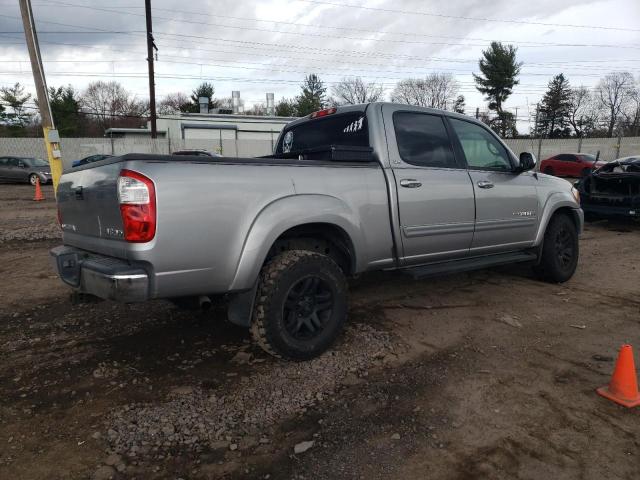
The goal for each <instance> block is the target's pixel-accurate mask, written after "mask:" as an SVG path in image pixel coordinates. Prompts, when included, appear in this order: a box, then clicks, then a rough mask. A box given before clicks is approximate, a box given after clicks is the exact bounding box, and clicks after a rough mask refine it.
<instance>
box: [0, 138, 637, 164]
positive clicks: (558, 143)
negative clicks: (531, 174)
mask: <svg viewBox="0 0 640 480" xmlns="http://www.w3.org/2000/svg"><path fill="white" fill-rule="evenodd" d="M274 141H275V140H246V139H238V140H224V139H222V140H200V139H186V140H184V139H172V138H158V139H155V140H152V139H150V138H63V139H62V156H63V159H64V167H65V168H68V167H70V166H71V163H72V162H73V161H75V160H78V159H80V158H84V157H87V156H89V155H95V154H98V153H103V154H110V155H124V154H126V153H155V154H169V153H171V152H175V151H177V150H185V149H202V150H208V151H213V152H218V153H221V154H222V155H225V156H229V157H257V156H261V155H269V154H271V153H272V151H273V146H274ZM505 142H506V143H507V145H508V146H509V147H510V148H511V150H513V152H514V153H516V154H519V153H520V152H524V151H528V152H532V153H534V154H535V155H536V156H537V157H538V159H539V160H542V159H543V158H547V157H550V156H552V155H556V154H558V153H575V152H581V153H590V154H593V155H596V154H597V153H598V152H600V159H602V160H605V161H608V160H614V159H616V158H620V157H625V156H629V155H640V137H626V138H585V139H580V138H568V139H529V138H522V139H506V140H505ZM5 155H11V156H24V157H40V158H46V151H45V148H44V142H43V140H42V139H41V138H0V156H5Z"/></svg>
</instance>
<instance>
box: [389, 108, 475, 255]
mask: <svg viewBox="0 0 640 480" xmlns="http://www.w3.org/2000/svg"><path fill="white" fill-rule="evenodd" d="M383 118H384V123H385V130H386V134H387V141H388V148H389V157H390V161H391V167H392V169H393V175H394V179H395V186H396V191H397V199H398V210H399V218H400V230H401V239H402V247H403V255H402V263H403V264H404V265H415V264H420V263H428V262H431V261H438V260H446V259H451V258H460V257H464V256H466V255H467V254H468V252H469V248H470V246H471V241H472V238H473V227H474V213H475V212H474V198H473V187H472V185H471V181H470V179H469V175H468V173H467V171H466V169H465V168H464V165H463V164H461V163H459V161H458V160H457V159H456V156H455V154H454V150H453V147H452V144H451V139H450V136H449V132H448V130H447V126H446V123H445V121H444V119H443V117H442V116H441V115H438V114H436V113H433V114H431V113H425V112H424V111H420V110H412V109H411V107H407V106H403V105H385V106H384V107H383Z"/></svg>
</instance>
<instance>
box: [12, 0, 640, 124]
mask: <svg viewBox="0 0 640 480" xmlns="http://www.w3.org/2000/svg"><path fill="white" fill-rule="evenodd" d="M141 3H142V2H136V3H135V4H133V2H125V1H124V0H119V1H116V2H109V3H105V2H98V1H96V0H91V1H83V2H81V1H80V0H52V1H48V2H46V3H45V2H42V3H37V2H36V4H35V5H34V14H35V17H36V23H37V28H38V31H39V32H40V34H39V38H40V42H41V48H42V52H43V58H44V60H45V69H46V72H47V75H48V79H49V80H48V82H49V84H51V85H60V84H66V83H71V84H73V85H75V86H78V87H80V88H81V87H83V86H85V85H86V84H87V83H89V82H90V81H92V80H96V79H98V78H104V79H107V80H109V79H117V80H119V81H121V82H122V83H123V84H124V85H125V86H126V87H127V88H128V89H129V90H130V91H133V92H135V93H136V94H137V95H139V96H144V95H146V92H147V80H146V78H145V72H146V62H145V58H146V45H145V34H144V30H145V19H144V9H143V8H141ZM329 3H343V4H344V3H345V2H338V1H337V0H334V1H333V2H331V1H330V2H329ZM348 3H351V4H353V5H364V6H367V7H372V8H379V9H387V10H396V11H380V10H368V9H359V8H348V7H345V6H334V5H327V4H321V3H313V2H304V1H286V0H270V1H258V0H254V1H249V0H245V1H237V0H222V1H213V0H209V1H199V2H184V1H182V2H178V1H176V0H154V2H153V8H154V10H153V16H154V36H155V39H156V43H157V45H158V48H159V52H158V59H159V61H158V62H157V66H156V71H157V74H158V76H157V79H156V83H157V92H158V94H159V96H162V95H164V94H167V93H169V92H172V91H185V92H190V91H191V90H192V89H193V88H194V87H195V86H196V85H197V84H198V83H199V82H200V81H201V80H212V81H213V82H214V84H215V86H216V93H217V95H220V96H229V95H230V94H231V90H240V91H241V92H242V97H243V98H244V99H245V101H246V102H247V104H251V103H253V101H261V100H263V99H264V93H265V92H267V91H269V92H275V94H276V98H280V97H282V96H292V95H295V94H296V93H297V91H298V84H299V82H300V81H301V80H302V78H303V77H304V75H305V74H306V73H311V72H316V73H318V74H319V75H320V77H321V78H322V79H323V80H325V81H326V82H327V83H328V84H331V83H332V82H336V81H339V80H340V78H341V77H343V76H353V75H360V76H362V77H364V78H365V79H366V80H369V81H377V82H379V83H383V84H384V85H385V87H387V89H391V87H392V86H393V84H394V83H395V82H396V81H397V80H398V79H400V78H404V77H415V76H421V75H424V74H426V73H429V72H431V71H449V72H451V73H453V74H455V76H456V78H457V79H458V81H459V82H460V84H461V86H462V87H461V88H462V93H463V94H465V96H467V105H468V108H469V109H470V110H471V109H475V107H476V106H479V107H483V100H482V98H481V96H480V95H479V94H478V93H477V92H476V91H475V89H474V87H473V82H472V77H471V73H472V72H473V71H476V70H477V63H476V62H477V59H478V58H479V56H480V54H481V51H482V49H483V48H486V45H487V44H488V43H489V42H490V41H491V40H504V41H510V42H515V43H516V44H517V45H518V46H519V51H518V56H519V58H520V60H522V61H523V62H524V63H525V68H524V69H523V75H522V78H521V85H520V86H519V87H518V88H517V89H516V92H515V93H514V95H513V96H512V98H511V99H509V101H508V103H507V106H510V105H512V106H514V107H515V106H518V107H519V108H520V109H521V110H520V112H523V111H525V109H526V103H527V100H528V102H529V103H535V102H536V101H537V99H538V98H539V97H540V95H541V93H542V92H543V90H544V88H545V84H546V82H547V81H548V80H549V78H550V77H551V76H552V75H553V74H555V73H558V72H559V71H565V73H566V74H567V76H568V77H569V79H570V80H571V81H572V82H574V83H583V84H585V85H595V83H596V82H597V79H598V75H599V74H600V73H602V74H604V73H606V70H613V69H619V68H626V69H629V68H630V67H633V66H636V68H637V65H638V64H637V63H633V62H627V61H626V60H630V59H634V58H637V57H638V52H637V49H632V48H627V49H622V48H621V49H613V48H605V47H577V46H573V47H572V46H559V45H558V44H596V43H597V44H622V45H638V44H640V34H639V33H638V32H627V31H615V30H611V31H609V30H598V31H597V32H594V30H593V29H578V28H568V27H562V26H549V25H536V24H521V23H509V22H496V21H490V20H491V19H502V20H509V19H516V20H524V21H529V22H539V23H554V24H580V23H585V24H593V25H599V24H600V23H601V20H600V19H602V18H606V19H607V23H608V24H609V25H615V26H619V27H623V28H631V29H633V28H637V25H636V22H634V21H633V20H634V15H630V14H629V12H633V11H634V10H637V9H638V7H637V5H635V2H634V0H619V1H608V2H605V3H603V2H594V1H591V2H585V1H583V0H553V1H552V0H542V1H537V2H513V1H511V0H509V1H507V0H497V1H494V2H491V3H490V4H487V2H484V1H480V0H463V1H456V2H447V3H442V2H437V3H433V4H429V5H425V3H426V2H423V1H417V0H416V1H405V2H402V4H401V5H400V3H399V2H393V1H390V0H377V1H369V2H367V3H366V4H365V3H364V2H362V1H361V0H349V1H348ZM397 10H403V11H408V12H425V13H432V14H436V15H443V16H430V15H419V14H415V13H401V12H397ZM19 16H20V14H19V10H18V8H17V5H15V4H13V3H12V4H7V6H6V7H5V6H4V4H3V9H2V16H0V31H7V32H12V31H13V32H15V31H20V30H21V23H20V20H19ZM450 17H468V18H469V17H475V18H476V19H475V20H469V19H464V18H450ZM635 18H637V15H636V16H635ZM478 19H485V20H478ZM64 32H74V33H64ZM78 32H88V33H78ZM596 33H597V34H596ZM0 37H1V39H0V60H1V61H2V63H0V65H2V75H0V84H7V83H13V82H15V81H21V82H23V83H27V84H29V83H31V82H32V81H31V77H30V72H29V64H28V57H27V55H26V50H25V48H24V45H23V44H22V43H21V42H23V36H22V35H21V34H20V33H18V34H5V35H0ZM533 42H546V43H553V44H555V45H541V44H540V43H533ZM639 48H640V47H639ZM6 60H20V61H21V62H22V63H8V62H6ZM593 60H598V62H599V63H587V62H593ZM623 60H625V61H623ZM21 71H22V72H26V73H19V72H21Z"/></svg>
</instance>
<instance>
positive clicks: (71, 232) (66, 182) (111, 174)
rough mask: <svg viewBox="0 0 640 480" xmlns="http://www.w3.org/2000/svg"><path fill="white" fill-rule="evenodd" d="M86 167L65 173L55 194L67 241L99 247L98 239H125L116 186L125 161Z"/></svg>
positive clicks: (94, 247)
mask: <svg viewBox="0 0 640 480" xmlns="http://www.w3.org/2000/svg"><path fill="white" fill-rule="evenodd" d="M100 163H102V162H100ZM87 167H89V168H82V169H78V170H71V171H68V172H66V173H64V174H63V175H62V177H61V178H60V184H59V185H58V192H57V195H56V197H57V201H58V208H59V211H60V223H61V227H62V230H63V232H64V237H65V243H66V244H70V245H75V246H77V247H80V248H86V249H88V250H93V251H96V245H100V244H101V243H102V242H99V241H98V242H96V240H98V239H105V240H113V241H116V242H118V241H122V242H124V240H123V226H122V216H121V214H120V204H119V201H118V188H117V183H118V176H119V174H120V170H121V169H122V167H123V164H122V163H121V162H119V161H116V162H114V161H113V160H111V161H110V162H109V163H106V164H95V165H91V166H87ZM118 243H120V242H118ZM105 246H106V245H105ZM112 247H113V245H112ZM98 250H100V249H98ZM107 250H111V251H112V248H108V249H107Z"/></svg>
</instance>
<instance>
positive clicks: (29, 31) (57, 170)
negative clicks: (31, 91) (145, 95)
mask: <svg viewBox="0 0 640 480" xmlns="http://www.w3.org/2000/svg"><path fill="white" fill-rule="evenodd" d="M20 14H21V16H22V24H23V26H24V35H25V38H26V40H27V49H28V50H29V59H30V60H31V70H32V72H33V82H34V83H35V85H36V94H37V97H38V108H39V110H40V118H41V119H42V130H43V132H44V143H45V146H46V149H47V157H48V159H49V166H50V168H51V178H52V181H53V189H54V191H56V190H57V188H58V181H59V180H60V175H62V154H61V153H60V136H59V135H58V131H57V130H56V129H55V126H54V124H53V114H52V113H51V105H49V93H48V92H47V82H46V80H45V77H44V69H43V68H42V59H41V58H40V46H39V45H38V36H37V34H36V29H35V24H34V21H33V11H32V9H31V1H30V0H20Z"/></svg>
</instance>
